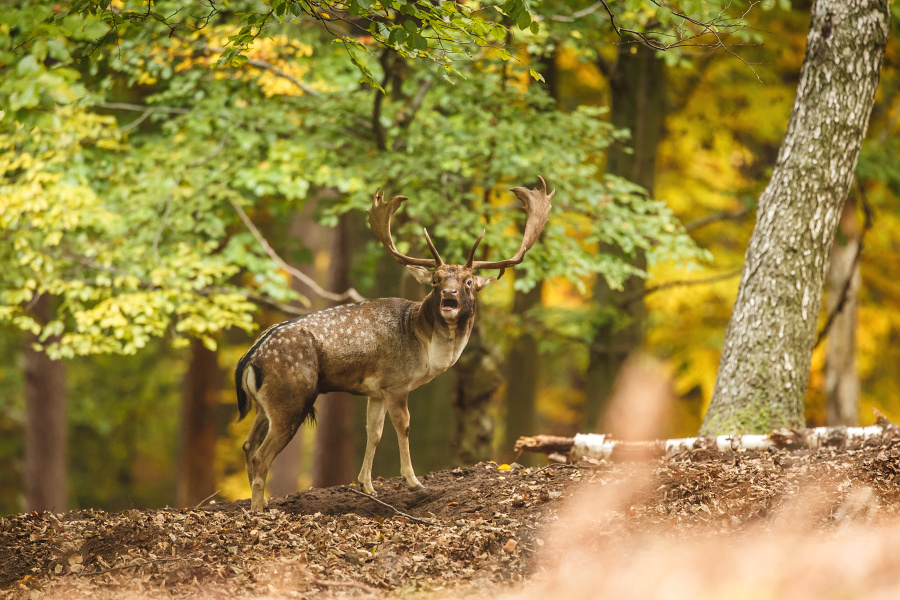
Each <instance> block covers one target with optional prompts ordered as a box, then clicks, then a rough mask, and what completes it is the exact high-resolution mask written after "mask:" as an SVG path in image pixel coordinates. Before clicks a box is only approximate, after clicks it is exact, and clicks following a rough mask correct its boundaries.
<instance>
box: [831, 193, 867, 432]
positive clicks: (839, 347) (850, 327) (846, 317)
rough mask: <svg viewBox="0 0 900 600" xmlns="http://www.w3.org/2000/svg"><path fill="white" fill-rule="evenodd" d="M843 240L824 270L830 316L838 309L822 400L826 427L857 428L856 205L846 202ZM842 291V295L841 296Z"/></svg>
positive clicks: (835, 244)
mask: <svg viewBox="0 0 900 600" xmlns="http://www.w3.org/2000/svg"><path fill="white" fill-rule="evenodd" d="M840 226H841V232H842V233H843V234H844V235H843V240H836V241H835V243H834V246H833V247H832V250H831V266H830V268H829V269H828V303H827V305H826V309H827V310H828V313H829V314H831V312H832V311H834V310H837V307H838V306H840V307H841V308H840V311H839V312H838V313H837V314H836V315H835V317H834V321H832V323H831V329H830V330H829V332H828V350H827V352H826V354H825V398H826V415H827V417H826V418H827V421H826V423H827V424H828V425H849V426H853V425H859V375H858V374H857V371H856V307H857V303H858V298H859V287H860V279H861V278H860V274H859V263H858V261H857V260H856V258H857V255H858V253H859V246H860V228H859V224H858V223H857V220H856V203H855V202H852V201H851V200H848V201H847V203H846V204H845V205H844V211H843V214H842V215H841V225H840ZM845 290H846V293H845Z"/></svg>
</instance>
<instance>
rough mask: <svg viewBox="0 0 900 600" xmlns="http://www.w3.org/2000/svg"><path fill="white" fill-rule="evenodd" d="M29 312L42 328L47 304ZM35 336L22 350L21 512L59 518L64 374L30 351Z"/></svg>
mask: <svg viewBox="0 0 900 600" xmlns="http://www.w3.org/2000/svg"><path fill="white" fill-rule="evenodd" d="M32 312H33V313H34V314H35V316H36V317H37V318H38V319H39V320H40V321H41V322H44V323H46V322H48V321H49V320H50V319H51V317H52V315H53V309H52V306H51V299H50V297H49V296H47V295H43V296H41V297H40V298H39V299H38V300H37V302H36V303H35V305H34V308H33V309H32ZM37 342H38V340H37V338H36V337H35V336H31V335H29V336H28V339H27V341H26V345H25V405H26V408H25V505H26V506H25V508H26V510H28V511H32V510H52V511H54V512H62V511H64V510H66V508H67V501H66V491H67V485H66V446H67V441H68V426H67V418H66V417H67V411H66V404H67V397H66V396H67V395H66V369H65V365H64V364H63V362H62V361H60V360H51V359H50V357H49V356H47V355H46V354H45V353H43V352H40V351H38V350H35V349H34V348H33V345H34V344H36V343H37Z"/></svg>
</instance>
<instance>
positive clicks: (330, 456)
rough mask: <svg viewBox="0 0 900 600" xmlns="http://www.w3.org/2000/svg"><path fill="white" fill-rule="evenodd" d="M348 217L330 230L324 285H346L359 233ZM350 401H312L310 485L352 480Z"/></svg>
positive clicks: (337, 396)
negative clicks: (313, 434)
mask: <svg viewBox="0 0 900 600" xmlns="http://www.w3.org/2000/svg"><path fill="white" fill-rule="evenodd" d="M352 218H353V216H352V215H350V214H344V215H342V216H341V218H340V221H339V222H338V226H337V227H336V228H335V230H334V237H333V238H332V243H331V252H330V256H331V260H330V262H329V265H328V272H329V275H328V287H329V289H332V290H345V289H347V288H348V287H350V256H351V252H350V244H351V242H352V240H353V239H354V237H357V238H358V237H359V236H354V235H353V231H352V229H353V227H354V224H353V223H352V222H351V219H352ZM353 402H354V398H353V395H352V394H348V393H346V392H331V393H328V394H323V395H322V396H321V397H320V398H319V399H318V401H316V423H317V426H316V445H315V451H314V453H313V472H312V484H313V486H314V487H330V486H334V485H343V484H347V483H351V482H352V481H353V478H354V476H355V473H354V472H353V468H354V466H355V465H354V463H353V418H352V416H353Z"/></svg>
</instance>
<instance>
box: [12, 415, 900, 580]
mask: <svg viewBox="0 0 900 600" xmlns="http://www.w3.org/2000/svg"><path fill="white" fill-rule="evenodd" d="M422 480H423V483H424V484H425V486H426V489H425V490H423V491H418V492H412V491H409V490H407V489H405V487H404V486H403V485H402V481H401V480H400V479H399V478H397V479H391V480H388V481H379V482H378V483H377V484H376V489H377V491H378V500H380V501H381V503H378V502H376V501H375V500H373V499H371V498H368V497H365V496H363V495H361V494H359V493H358V488H357V487H353V488H351V487H335V488H327V489H311V490H307V491H304V492H301V493H298V494H293V495H290V496H287V497H284V498H276V499H273V500H272V501H271V502H270V506H269V511H268V512H266V513H265V514H251V513H249V512H248V508H249V503H248V501H246V500H243V501H238V502H233V503H219V504H215V505H212V506H206V507H204V508H202V509H199V510H197V509H180V510H179V509H161V510H143V511H139V510H132V511H126V512H121V513H115V514H109V513H105V512H103V511H95V510H83V511H78V512H72V513H67V514H61V515H54V514H51V513H40V514H38V513H32V514H24V515H17V516H11V517H6V518H3V519H0V596H3V597H12V598H19V597H22V598H28V597H36V596H40V597H66V598H81V597H85V598H86V597H91V598H98V597H99V598H104V597H109V598H113V597H123V595H124V596H129V597H148V598H149V597H153V598H156V597H179V598H180V597H184V598H187V597H191V598H195V597H197V596H200V595H203V596H222V597H263V596H265V597H313V596H316V597H322V596H325V597H356V596H360V597H364V596H365V597H369V596H372V595H390V596H397V595H399V596H403V595H405V594H407V593H409V592H417V591H420V590H426V591H429V590H430V592H429V593H436V592H435V590H438V591H439V590H442V589H454V588H456V589H459V586H466V585H470V586H475V587H477V589H480V590H484V589H488V588H491V586H498V585H499V586H501V589H503V590H507V591H508V590H510V589H514V587H513V586H511V585H510V583H511V582H516V581H521V580H525V581H528V580H530V579H531V578H532V577H533V576H535V574H539V573H540V572H541V571H542V569H544V568H545V567H546V565H547V564H550V563H552V562H553V561H552V560H551V559H550V558H548V556H549V555H548V553H550V552H552V548H559V540H558V539H557V538H560V537H561V536H562V537H565V539H566V540H567V543H568V544H570V545H571V544H572V543H575V542H576V541H577V542H578V543H581V541H582V538H583V541H584V543H585V544H586V547H590V546H591V545H592V544H593V545H595V546H596V545H597V544H598V543H599V542H598V540H600V541H602V542H603V543H604V544H608V543H622V542H623V541H624V540H629V539H635V538H634V536H645V537H648V536H649V537H651V538H652V539H664V538H665V539H668V538H671V539H690V538H692V537H698V536H699V537H706V536H710V535H714V536H725V537H728V539H731V538H732V537H736V538H740V537H741V536H745V535H747V532H750V531H755V532H758V531H774V530H776V529H777V528H778V527H781V526H783V525H784V523H785V522H786V521H791V522H792V523H795V524H796V522H799V521H802V522H803V523H804V526H806V527H808V528H809V529H811V530H815V531H816V532H823V531H824V532H828V531H833V530H835V529H837V528H839V527H841V526H844V525H846V524H847V523H871V522H878V521H884V520H887V519H893V518H895V517H896V514H897V512H898V508H900V502H898V498H900V432H898V431H897V430H896V429H890V430H889V431H888V433H886V434H885V436H884V437H883V438H882V439H878V440H871V441H869V442H867V443H866V444H865V445H863V446H861V447H856V448H849V449H841V450H834V449H829V450H822V451H819V452H799V453H798V452H794V453H790V452H786V451H780V450H779V451H770V452H764V453H756V452H726V453H719V452H717V451H714V450H709V449H704V448H698V449H696V450H694V451H692V452H689V453H686V454H683V455H681V456H679V457H676V458H672V459H668V460H658V461H653V462H649V463H627V464H614V463H605V462H600V463H589V462H580V463H577V464H574V465H572V464H567V465H552V466H547V467H542V468H523V467H521V466H519V465H512V468H510V469H508V470H505V469H503V468H500V467H498V465H496V464H494V463H480V464H478V465H475V466H474V467H471V468H465V469H454V470H450V471H441V472H437V473H432V474H430V475H426V476H425V477H423V478H422ZM797 498H802V499H803V500H802V503H801V502H799V501H798V500H797ZM579 507H580V508H579ZM577 510H581V513H578V512H577ZM579 515H580V516H579ZM579 519H580V520H579ZM564 522H571V523H575V524H576V525H575V529H574V530H572V529H570V530H567V532H566V533H565V534H560V531H562V530H560V528H559V527H560V525H559V524H560V523H564ZM491 589H494V588H491Z"/></svg>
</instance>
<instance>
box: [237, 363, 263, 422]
mask: <svg viewBox="0 0 900 600" xmlns="http://www.w3.org/2000/svg"><path fill="white" fill-rule="evenodd" d="M251 356H252V351H251V352H247V354H245V355H244V356H243V357H241V360H240V361H238V364H237V367H236V368H235V369H234V387H235V391H236V392H237V402H238V413H239V416H238V421H240V420H241V419H243V418H244V417H246V416H247V413H249V412H250V408H251V406H253V399H254V398H255V397H256V392H257V391H259V388H260V386H262V376H263V373H262V371H261V370H259V368H258V367H257V366H256V365H252V364H250V358H251Z"/></svg>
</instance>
